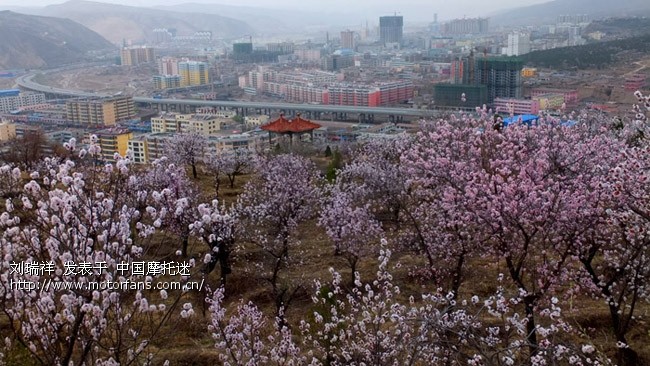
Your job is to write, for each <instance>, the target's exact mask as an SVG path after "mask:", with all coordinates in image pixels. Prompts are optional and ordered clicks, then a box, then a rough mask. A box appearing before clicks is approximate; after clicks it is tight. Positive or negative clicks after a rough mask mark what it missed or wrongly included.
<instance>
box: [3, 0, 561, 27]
mask: <svg viewBox="0 0 650 366" xmlns="http://www.w3.org/2000/svg"><path fill="white" fill-rule="evenodd" d="M98 1H99V2H105V3H115V4H123V5H137V6H156V5H173V4H181V3H190V2H194V3H216V4H227V5H244V6H259V7H265V8H294V9H296V10H310V11H330V12H339V13H355V12H356V13H359V12H365V11H368V10H370V9H372V13H384V14H392V13H394V12H397V13H398V14H401V15H404V17H405V21H407V22H408V20H409V18H413V19H414V20H422V19H423V18H426V19H432V18H433V14H434V13H438V16H439V18H440V19H449V18H453V17H462V16H463V15H467V16H468V17H471V16H479V15H488V14H491V13H494V12H495V11H499V10H503V9H506V8H513V7H520V6H526V5H531V4H538V3H543V2H548V1H550V0H491V1H485V0H98ZM0 2H2V3H3V5H10V4H11V5H16V6H43V5H50V4H59V3H63V2H65V1H64V0H0ZM415 18H418V19H415Z"/></svg>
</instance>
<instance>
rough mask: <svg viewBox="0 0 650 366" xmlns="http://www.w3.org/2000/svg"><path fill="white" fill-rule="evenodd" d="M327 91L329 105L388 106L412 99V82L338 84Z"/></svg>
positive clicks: (329, 87)
mask: <svg viewBox="0 0 650 366" xmlns="http://www.w3.org/2000/svg"><path fill="white" fill-rule="evenodd" d="M327 91H328V94H329V97H328V99H329V104H330V105H349V106H363V107H378V106H389V105H394V104H399V103H403V102H405V101H407V100H409V99H411V98H413V82H411V81H407V80H404V81H394V82H383V83H375V84H352V83H339V84H334V85H330V86H328V88H327Z"/></svg>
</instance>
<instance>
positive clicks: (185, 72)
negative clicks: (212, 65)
mask: <svg viewBox="0 0 650 366" xmlns="http://www.w3.org/2000/svg"><path fill="white" fill-rule="evenodd" d="M178 73H179V74H180V76H181V86H193V85H205V84H208V83H209V82H210V75H209V72H208V64H207V63H206V62H200V61H182V62H179V63H178Z"/></svg>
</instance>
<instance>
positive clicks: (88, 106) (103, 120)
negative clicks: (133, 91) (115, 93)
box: [65, 96, 136, 126]
mask: <svg viewBox="0 0 650 366" xmlns="http://www.w3.org/2000/svg"><path fill="white" fill-rule="evenodd" d="M65 105H66V118H67V120H68V121H71V122H74V123H79V124H83V125H95V126H99V125H106V126H112V125H115V123H117V122H118V121H124V120H128V119H131V118H133V117H134V116H135V115H136V112H135V104H134V103H133V98H132V97H127V96H119V97H111V98H103V99H101V98H100V99H75V100H68V101H66V103H65Z"/></svg>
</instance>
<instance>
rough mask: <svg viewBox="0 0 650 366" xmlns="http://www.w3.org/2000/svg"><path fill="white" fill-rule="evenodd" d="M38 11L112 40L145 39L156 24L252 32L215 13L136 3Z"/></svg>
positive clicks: (76, 0)
mask: <svg viewBox="0 0 650 366" xmlns="http://www.w3.org/2000/svg"><path fill="white" fill-rule="evenodd" d="M37 12H38V13H39V14H40V15H46V16H56V17H65V18H69V19H72V20H74V21H76V22H79V23H81V24H83V25H85V26H86V27H88V28H90V29H92V30H94V31H95V32H97V33H99V34H101V35H102V36H104V37H105V38H106V39H108V40H109V41H111V42H113V43H121V42H122V41H123V40H125V39H126V40H133V41H146V40H151V39H152V38H153V36H152V31H153V29H155V28H168V29H171V28H174V29H176V31H177V34H179V35H191V34H192V33H194V32H196V31H212V33H213V36H214V37H215V38H234V37H240V36H242V35H245V34H250V33H252V31H253V29H252V28H251V27H250V26H249V25H248V24H247V23H245V22H243V21H240V20H235V19H232V18H227V17H223V16H219V15H215V14H206V13H180V12H173V11H165V10H159V9H150V8H142V7H135V6H124V5H113V4H104V3H98V2H91V1H82V0H73V1H68V2H66V3H63V4H59V5H50V6H46V7H45V8H42V9H40V10H37Z"/></svg>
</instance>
